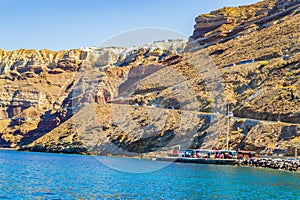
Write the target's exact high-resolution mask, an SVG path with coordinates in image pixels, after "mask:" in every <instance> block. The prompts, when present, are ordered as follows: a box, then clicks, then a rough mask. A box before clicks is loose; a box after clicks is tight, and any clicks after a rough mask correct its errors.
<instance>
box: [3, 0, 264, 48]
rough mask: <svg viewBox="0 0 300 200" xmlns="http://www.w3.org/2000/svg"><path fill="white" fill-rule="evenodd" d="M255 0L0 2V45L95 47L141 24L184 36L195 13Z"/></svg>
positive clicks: (20, 0) (4, 0) (11, 0)
mask: <svg viewBox="0 0 300 200" xmlns="http://www.w3.org/2000/svg"><path fill="white" fill-rule="evenodd" d="M255 2H258V0H148V1H146V0H106V1H104V0H80V1H77V0H0V9H1V11H0V25H1V29H0V30H1V35H0V36H1V37H0V48H2V49H7V50H14V49H20V48H28V49H43V48H46V49H52V50H60V49H72V48H78V47H81V46H95V45H99V44H101V43H103V42H104V41H106V40H107V39H109V38H111V37H113V36H115V35H118V34H120V33H122V32H126V31H130V30H133V29H139V28H143V27H157V28H160V29H168V30H174V31H175V32H179V33H181V34H183V35H184V36H186V37H188V36H190V35H191V34H192V32H193V26H194V24H195V22H194V19H195V17H196V16H198V15H199V14H201V13H208V12H210V11H212V10H215V9H218V8H221V7H224V6H237V5H245V4H251V3H255ZM162 39H164V38H162Z"/></svg>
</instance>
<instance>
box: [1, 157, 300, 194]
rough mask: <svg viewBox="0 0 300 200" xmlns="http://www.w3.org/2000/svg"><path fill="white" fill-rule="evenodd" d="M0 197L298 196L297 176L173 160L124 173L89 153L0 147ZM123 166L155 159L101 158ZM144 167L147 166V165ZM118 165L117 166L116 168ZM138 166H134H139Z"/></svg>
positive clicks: (132, 166) (299, 176)
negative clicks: (142, 171)
mask: <svg viewBox="0 0 300 200" xmlns="http://www.w3.org/2000/svg"><path fill="white" fill-rule="evenodd" d="M0 158H1V161H2V163H1V169H0V177H1V179H0V199H16V197H18V199H147V198H148V199H236V198H237V199H251V198H254V197H255V199H297V198H298V197H299V196H300V193H299V191H300V184H299V182H300V174H299V173H290V172H281V171H276V170H266V169H256V168H246V167H234V166H215V165H195V164H180V163H173V164H171V165H169V164H168V165H167V166H165V167H163V168H161V169H160V170H157V171H152V172H149V173H126V172H125V171H120V170H117V169H112V168H109V167H107V166H106V165H104V164H103V163H102V162H99V160H97V159H95V158H94V157H93V156H79V155H61V154H43V153H23V152H2V151H0ZM104 159H106V160H108V161H110V162H114V164H119V165H120V166H121V167H123V168H125V169H130V168H131V169H135V171H136V169H138V168H139V167H142V168H141V169H140V170H145V169H149V168H151V166H150V167H149V165H153V166H154V167H157V166H158V165H160V163H159V162H152V161H140V160H134V159H121V158H104ZM147 165H148V166H147ZM119 169H120V168H119ZM138 170H139V169H138Z"/></svg>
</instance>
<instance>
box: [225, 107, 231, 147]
mask: <svg viewBox="0 0 300 200" xmlns="http://www.w3.org/2000/svg"><path fill="white" fill-rule="evenodd" d="M229 119H230V116H229V103H227V131H226V150H227V151H228V135H229Z"/></svg>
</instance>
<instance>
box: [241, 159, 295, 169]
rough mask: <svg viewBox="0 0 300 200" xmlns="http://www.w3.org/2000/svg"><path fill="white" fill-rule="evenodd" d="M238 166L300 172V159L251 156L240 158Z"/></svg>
mask: <svg viewBox="0 0 300 200" xmlns="http://www.w3.org/2000/svg"><path fill="white" fill-rule="evenodd" d="M236 165H238V166H254V167H264V168H272V169H281V170H288V171H298V172H300V160H287V159H272V158H250V159H246V160H238V161H237V162H236Z"/></svg>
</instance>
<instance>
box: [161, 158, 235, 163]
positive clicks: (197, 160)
mask: <svg viewBox="0 0 300 200" xmlns="http://www.w3.org/2000/svg"><path fill="white" fill-rule="evenodd" d="M155 160H156V161H164V162H179V163H195V164H213V165H234V164H235V163H236V162H237V160H236V159H213V158H186V157H182V158H179V157H156V159H155Z"/></svg>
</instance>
